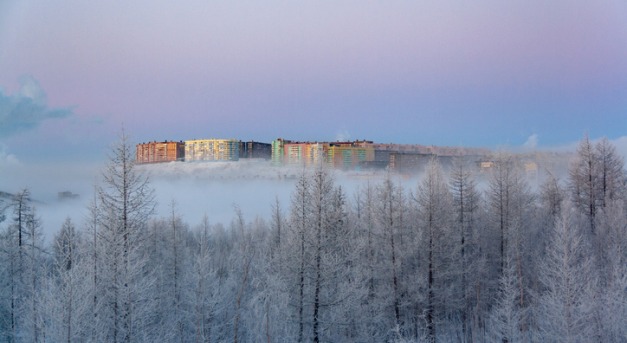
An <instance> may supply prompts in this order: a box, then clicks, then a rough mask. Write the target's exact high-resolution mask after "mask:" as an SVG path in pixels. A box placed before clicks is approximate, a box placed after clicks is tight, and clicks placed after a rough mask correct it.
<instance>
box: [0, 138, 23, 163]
mask: <svg viewBox="0 0 627 343" xmlns="http://www.w3.org/2000/svg"><path fill="white" fill-rule="evenodd" d="M19 165H21V163H20V161H19V160H18V158H17V156H15V155H13V154H11V153H9V152H8V151H7V147H6V146H5V145H4V144H2V143H0V169H2V168H3V167H11V166H19Z"/></svg>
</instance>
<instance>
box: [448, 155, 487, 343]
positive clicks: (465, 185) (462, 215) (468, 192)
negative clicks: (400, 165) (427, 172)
mask: <svg viewBox="0 0 627 343" xmlns="http://www.w3.org/2000/svg"><path fill="white" fill-rule="evenodd" d="M449 189H450V192H451V195H452V203H451V206H452V209H453V216H454V218H453V224H452V225H453V226H454V227H455V230H456V231H457V234H458V247H457V249H456V250H458V251H459V259H458V261H459V262H458V263H459V264H461V265H460V266H459V267H458V268H457V270H459V277H458V278H457V279H458V280H457V281H458V284H459V292H460V295H461V302H462V307H461V308H460V310H461V313H460V317H461V318H460V320H461V322H462V337H463V340H462V341H464V342H465V341H471V340H472V338H471V337H472V335H471V332H470V327H471V325H470V315H469V314H470V312H471V307H472V299H473V293H474V292H473V289H474V287H472V286H474V285H475V283H476V282H475V281H476V279H473V275H475V274H476V269H475V268H473V267H476V265H477V263H476V261H477V260H478V257H479V256H478V252H477V249H475V246H474V239H475V238H476V231H477V225H478V211H479V209H478V208H479V202H480V198H479V192H478V191H477V186H476V182H475V179H474V176H473V174H472V171H471V168H470V166H469V164H468V163H467V162H465V161H463V160H462V159H461V158H458V159H455V160H454V161H453V168H452V170H451V173H450V176H449Z"/></svg>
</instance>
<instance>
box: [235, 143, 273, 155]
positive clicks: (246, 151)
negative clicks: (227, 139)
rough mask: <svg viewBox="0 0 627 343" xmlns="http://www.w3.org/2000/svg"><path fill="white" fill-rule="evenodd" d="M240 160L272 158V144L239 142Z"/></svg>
mask: <svg viewBox="0 0 627 343" xmlns="http://www.w3.org/2000/svg"><path fill="white" fill-rule="evenodd" d="M239 158H263V159H264V160H269V159H270V158H272V144H269V143H261V142H253V141H250V142H242V141H240V142H239Z"/></svg>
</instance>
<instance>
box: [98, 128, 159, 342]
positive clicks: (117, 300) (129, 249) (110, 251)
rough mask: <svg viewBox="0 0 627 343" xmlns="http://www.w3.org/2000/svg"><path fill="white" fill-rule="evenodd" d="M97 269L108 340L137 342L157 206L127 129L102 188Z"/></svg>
mask: <svg viewBox="0 0 627 343" xmlns="http://www.w3.org/2000/svg"><path fill="white" fill-rule="evenodd" d="M98 202H99V219H100V220H99V223H98V224H99V225H98V226H99V231H98V236H99V237H98V240H99V242H98V244H99V245H100V247H102V248H103V249H102V250H100V251H101V252H102V258H101V259H99V261H98V263H99V264H100V266H99V268H98V272H99V274H100V277H99V280H100V283H102V285H103V287H104V288H105V289H104V292H103V294H102V295H101V296H102V297H104V298H105V299H103V300H102V301H101V302H100V304H101V306H100V308H99V310H100V311H101V315H99V317H100V319H101V321H102V322H103V323H102V324H103V325H104V327H103V330H104V332H105V333H106V336H105V337H106V340H108V341H110V342H116V343H117V342H133V341H137V340H140V339H141V338H142V335H144V334H146V332H145V330H144V329H145V328H144V327H143V325H144V324H145V323H146V322H147V320H146V317H145V316H148V315H149V313H148V312H145V311H144V310H146V309H147V306H148V304H149V303H150V294H147V293H148V292H146V288H147V287H148V285H149V284H150V280H149V279H148V278H149V277H148V276H147V275H146V273H145V270H144V266H145V263H146V258H145V257H146V251H145V249H144V246H145V244H146V239H147V237H148V235H147V232H146V231H147V230H146V227H147V221H148V218H149V217H150V216H151V215H152V214H153V212H154V209H155V200H154V191H153V189H152V187H151V186H150V183H149V180H148V177H147V176H146V175H145V174H144V173H142V172H141V171H140V170H138V168H137V167H136V166H135V161H134V154H133V151H132V147H131V145H130V144H129V142H128V137H127V136H126V134H125V133H124V132H122V134H121V137H120V141H119V142H118V143H117V144H115V145H114V146H113V148H112V150H111V154H110V156H109V161H108V163H107V166H106V168H105V170H104V172H103V174H102V185H101V186H99V187H98Z"/></svg>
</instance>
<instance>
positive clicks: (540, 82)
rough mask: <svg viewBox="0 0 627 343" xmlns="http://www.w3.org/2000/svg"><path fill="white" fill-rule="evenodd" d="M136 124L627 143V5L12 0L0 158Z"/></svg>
mask: <svg viewBox="0 0 627 343" xmlns="http://www.w3.org/2000/svg"><path fill="white" fill-rule="evenodd" d="M122 126H124V127H125V129H126V131H127V132H128V133H129V134H130V135H131V137H132V138H133V140H134V141H136V142H141V141H147V140H165V139H167V140H185V139H193V138H212V137H213V138H238V139H242V140H250V139H253V140H259V141H266V142H269V141H271V140H272V139H274V138H277V137H284V138H292V139H298V140H335V139H337V138H344V139H370V140H374V141H377V142H398V143H418V144H434V145H467V146H484V147H490V148H495V147H500V146H514V147H516V146H522V145H524V144H525V143H527V144H528V145H529V144H530V145H534V144H537V145H538V146H539V147H556V146H564V145H569V144H572V143H573V142H576V141H578V140H579V139H580V138H581V137H582V136H583V135H584V133H586V132H587V133H588V134H589V135H590V137H592V138H598V137H601V136H607V137H608V138H610V139H611V140H613V141H617V142H623V143H624V142H625V141H627V138H625V137H624V136H627V2H625V1H624V0H608V1H605V0H601V1H572V0H568V1H567V0H554V1H544V0H543V1H539V0H537V1H536V0H515V1H496V0H494V1H476V2H472V3H471V2H467V1H385V2H384V1H367V0H366V1H364V0H360V1H308V2H304V1H298V2H297V1H275V0H269V1H206V0H202V1H200V0H199V1H182V2H176V1H154V0H151V1H146V0H138V1H65V0H63V1H12V0H8V1H2V2H0V160H4V162H5V163H6V162H7V161H11V160H19V161H32V160H36V159H43V158H50V157H52V158H62V159H83V158H84V159H87V158H88V157H87V156H88V155H89V154H93V155H95V156H96V158H97V159H102V158H103V157H104V153H103V149H104V147H106V146H107V145H108V144H110V143H111V142H112V141H114V140H115V139H116V134H117V133H118V132H119V130H120V128H121V127H122ZM49 142H55V144H50V143H49ZM37 144H39V145H37ZM36 146H40V147H39V148H35V147H36ZM0 163H2V162H0Z"/></svg>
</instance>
